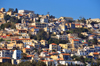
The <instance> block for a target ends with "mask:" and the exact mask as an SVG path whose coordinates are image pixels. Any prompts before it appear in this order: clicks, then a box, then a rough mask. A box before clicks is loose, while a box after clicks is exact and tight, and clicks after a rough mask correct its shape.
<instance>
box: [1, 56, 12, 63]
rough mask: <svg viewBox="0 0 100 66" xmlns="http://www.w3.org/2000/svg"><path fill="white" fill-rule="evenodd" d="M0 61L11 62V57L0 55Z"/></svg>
mask: <svg viewBox="0 0 100 66" xmlns="http://www.w3.org/2000/svg"><path fill="white" fill-rule="evenodd" d="M0 62H1V63H4V62H8V63H11V58H10V57H0Z"/></svg>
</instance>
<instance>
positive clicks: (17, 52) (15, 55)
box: [12, 50, 22, 59]
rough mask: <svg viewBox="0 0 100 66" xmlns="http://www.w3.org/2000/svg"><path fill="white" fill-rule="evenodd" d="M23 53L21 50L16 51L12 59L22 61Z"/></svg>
mask: <svg viewBox="0 0 100 66" xmlns="http://www.w3.org/2000/svg"><path fill="white" fill-rule="evenodd" d="M21 53H22V51H21V50H14V51H13V54H12V58H13V59H21Z"/></svg>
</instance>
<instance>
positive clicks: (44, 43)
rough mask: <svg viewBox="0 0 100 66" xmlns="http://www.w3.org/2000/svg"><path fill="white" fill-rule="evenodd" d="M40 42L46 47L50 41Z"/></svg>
mask: <svg viewBox="0 0 100 66" xmlns="http://www.w3.org/2000/svg"><path fill="white" fill-rule="evenodd" d="M40 42H41V45H43V46H46V45H47V44H48V41H46V40H41V41H40Z"/></svg>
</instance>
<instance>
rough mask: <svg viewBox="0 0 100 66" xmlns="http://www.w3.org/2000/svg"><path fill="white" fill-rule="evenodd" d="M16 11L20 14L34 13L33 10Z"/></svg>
mask: <svg viewBox="0 0 100 66" xmlns="http://www.w3.org/2000/svg"><path fill="white" fill-rule="evenodd" d="M18 13H20V14H22V15H26V14H29V13H33V14H34V11H29V10H18Z"/></svg>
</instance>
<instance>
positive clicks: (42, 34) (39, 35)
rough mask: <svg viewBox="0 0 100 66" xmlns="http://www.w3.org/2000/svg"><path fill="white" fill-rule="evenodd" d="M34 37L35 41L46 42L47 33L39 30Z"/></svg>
mask: <svg viewBox="0 0 100 66" xmlns="http://www.w3.org/2000/svg"><path fill="white" fill-rule="evenodd" d="M36 37H37V40H47V33H46V32H45V31H44V30H42V29H40V30H39V32H38V33H37V35H36Z"/></svg>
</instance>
